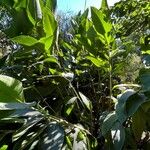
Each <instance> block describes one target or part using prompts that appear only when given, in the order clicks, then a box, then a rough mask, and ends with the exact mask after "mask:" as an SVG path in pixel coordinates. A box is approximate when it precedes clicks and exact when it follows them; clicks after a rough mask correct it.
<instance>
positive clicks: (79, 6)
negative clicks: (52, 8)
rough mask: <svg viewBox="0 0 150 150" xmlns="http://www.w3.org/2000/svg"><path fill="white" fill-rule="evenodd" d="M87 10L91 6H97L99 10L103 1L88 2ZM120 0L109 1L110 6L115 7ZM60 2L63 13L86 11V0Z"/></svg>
mask: <svg viewBox="0 0 150 150" xmlns="http://www.w3.org/2000/svg"><path fill="white" fill-rule="evenodd" d="M86 1H87V3H86V8H87V7H89V6H95V7H97V8H100V6H101V0H86ZM118 1H120V0H107V2H108V5H109V6H113V5H114V3H116V2H118ZM57 2H58V7H57V10H58V11H63V12H68V11H72V12H75V13H76V12H79V11H80V10H82V11H83V10H84V7H85V0H57Z"/></svg>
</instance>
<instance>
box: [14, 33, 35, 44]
mask: <svg viewBox="0 0 150 150" xmlns="http://www.w3.org/2000/svg"><path fill="white" fill-rule="evenodd" d="M11 40H12V41H13V42H16V43H18V44H21V45H25V46H33V45H35V44H36V43H38V40H37V39H35V38H33V37H31V36H27V35H20V36H16V37H14V38H11Z"/></svg>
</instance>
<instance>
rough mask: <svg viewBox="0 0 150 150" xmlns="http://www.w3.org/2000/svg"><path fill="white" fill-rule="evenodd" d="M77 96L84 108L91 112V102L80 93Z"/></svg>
mask: <svg viewBox="0 0 150 150" xmlns="http://www.w3.org/2000/svg"><path fill="white" fill-rule="evenodd" d="M79 95H80V97H81V100H82V102H83V104H84V105H85V106H86V108H87V109H88V110H90V111H91V110H92V103H91V101H90V100H89V99H88V98H87V97H86V96H85V95H83V94H82V93H81V92H79Z"/></svg>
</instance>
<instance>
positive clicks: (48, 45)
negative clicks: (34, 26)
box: [39, 36, 54, 55]
mask: <svg viewBox="0 0 150 150" xmlns="http://www.w3.org/2000/svg"><path fill="white" fill-rule="evenodd" d="M53 40H54V36H49V37H42V38H41V39H40V40H39V42H40V43H42V44H44V47H45V52H46V54H49V55H50V53H51V51H50V48H51V46H52V44H53Z"/></svg>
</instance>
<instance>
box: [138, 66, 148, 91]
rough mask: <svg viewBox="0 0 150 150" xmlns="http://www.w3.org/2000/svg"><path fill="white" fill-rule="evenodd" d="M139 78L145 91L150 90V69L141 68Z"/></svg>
mask: <svg viewBox="0 0 150 150" xmlns="http://www.w3.org/2000/svg"><path fill="white" fill-rule="evenodd" d="M139 80H140V82H141V85H142V90H143V91H149V90H150V84H149V83H150V69H141V70H140V73H139Z"/></svg>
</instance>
